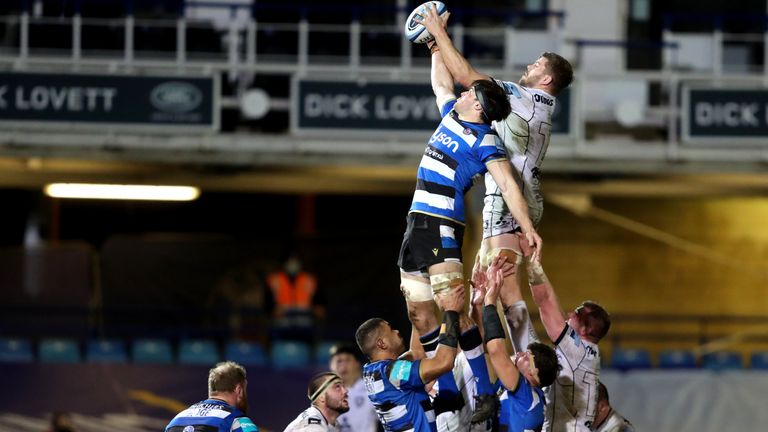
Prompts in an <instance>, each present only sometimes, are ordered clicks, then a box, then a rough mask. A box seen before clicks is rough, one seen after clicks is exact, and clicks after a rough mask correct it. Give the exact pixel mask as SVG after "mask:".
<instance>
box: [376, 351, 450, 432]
mask: <svg viewBox="0 0 768 432" xmlns="http://www.w3.org/2000/svg"><path fill="white" fill-rule="evenodd" d="M419 364H420V362H419V361H415V362H411V361H407V360H380V361H377V362H372V363H368V364H366V365H365V366H364V367H363V381H364V382H365V389H366V391H367V392H368V398H369V399H370V400H371V402H373V406H374V407H375V408H376V413H377V414H378V415H379V420H380V421H381V424H382V425H383V426H384V430H385V431H387V432H395V431H406V430H413V431H414V432H436V428H435V412H434V410H433V409H432V403H431V402H430V400H429V396H428V395H427V393H426V391H424V383H423V382H422V381H421V377H420V376H419V372H418V371H419Z"/></svg>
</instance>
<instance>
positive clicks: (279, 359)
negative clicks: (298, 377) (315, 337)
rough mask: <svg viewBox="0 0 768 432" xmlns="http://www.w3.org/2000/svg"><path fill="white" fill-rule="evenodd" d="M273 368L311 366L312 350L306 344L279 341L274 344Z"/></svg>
mask: <svg viewBox="0 0 768 432" xmlns="http://www.w3.org/2000/svg"><path fill="white" fill-rule="evenodd" d="M271 359H272V367H274V368H275V369H292V368H300V367H305V366H309V363H310V349H309V345H307V344H306V343H304V342H296V341H277V342H275V343H273V344H272V353H271Z"/></svg>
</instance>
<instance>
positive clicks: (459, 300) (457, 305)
mask: <svg viewBox="0 0 768 432" xmlns="http://www.w3.org/2000/svg"><path fill="white" fill-rule="evenodd" d="M437 303H438V305H440V307H441V308H442V309H443V310H446V311H456V312H461V310H462V309H464V284H460V285H456V286H455V287H453V288H451V289H450V290H448V291H446V292H445V293H443V294H441V295H439V296H438V298H437Z"/></svg>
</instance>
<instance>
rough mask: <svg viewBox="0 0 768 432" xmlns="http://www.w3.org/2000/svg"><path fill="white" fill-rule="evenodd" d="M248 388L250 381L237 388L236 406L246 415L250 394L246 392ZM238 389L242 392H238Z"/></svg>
mask: <svg viewBox="0 0 768 432" xmlns="http://www.w3.org/2000/svg"><path fill="white" fill-rule="evenodd" d="M247 387H248V380H246V381H245V382H243V383H242V384H240V385H239V386H238V387H235V393H236V394H237V403H236V404H235V407H236V408H237V409H239V410H240V411H242V412H244V413H247V412H248V392H247V391H246V388H247ZM238 388H239V389H240V390H238Z"/></svg>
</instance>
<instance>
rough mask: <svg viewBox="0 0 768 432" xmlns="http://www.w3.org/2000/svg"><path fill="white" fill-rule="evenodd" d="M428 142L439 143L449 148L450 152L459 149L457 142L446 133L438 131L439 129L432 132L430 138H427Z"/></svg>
mask: <svg viewBox="0 0 768 432" xmlns="http://www.w3.org/2000/svg"><path fill="white" fill-rule="evenodd" d="M429 143H430V144H432V143H440V144H442V145H444V146H446V147H448V148H450V149H451V151H452V152H454V153H456V152H457V151H458V150H459V143H458V142H456V140H454V139H453V138H451V136H450V135H448V134H446V133H445V132H440V131H439V130H437V131H435V133H434V134H432V138H430V139H429Z"/></svg>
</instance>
